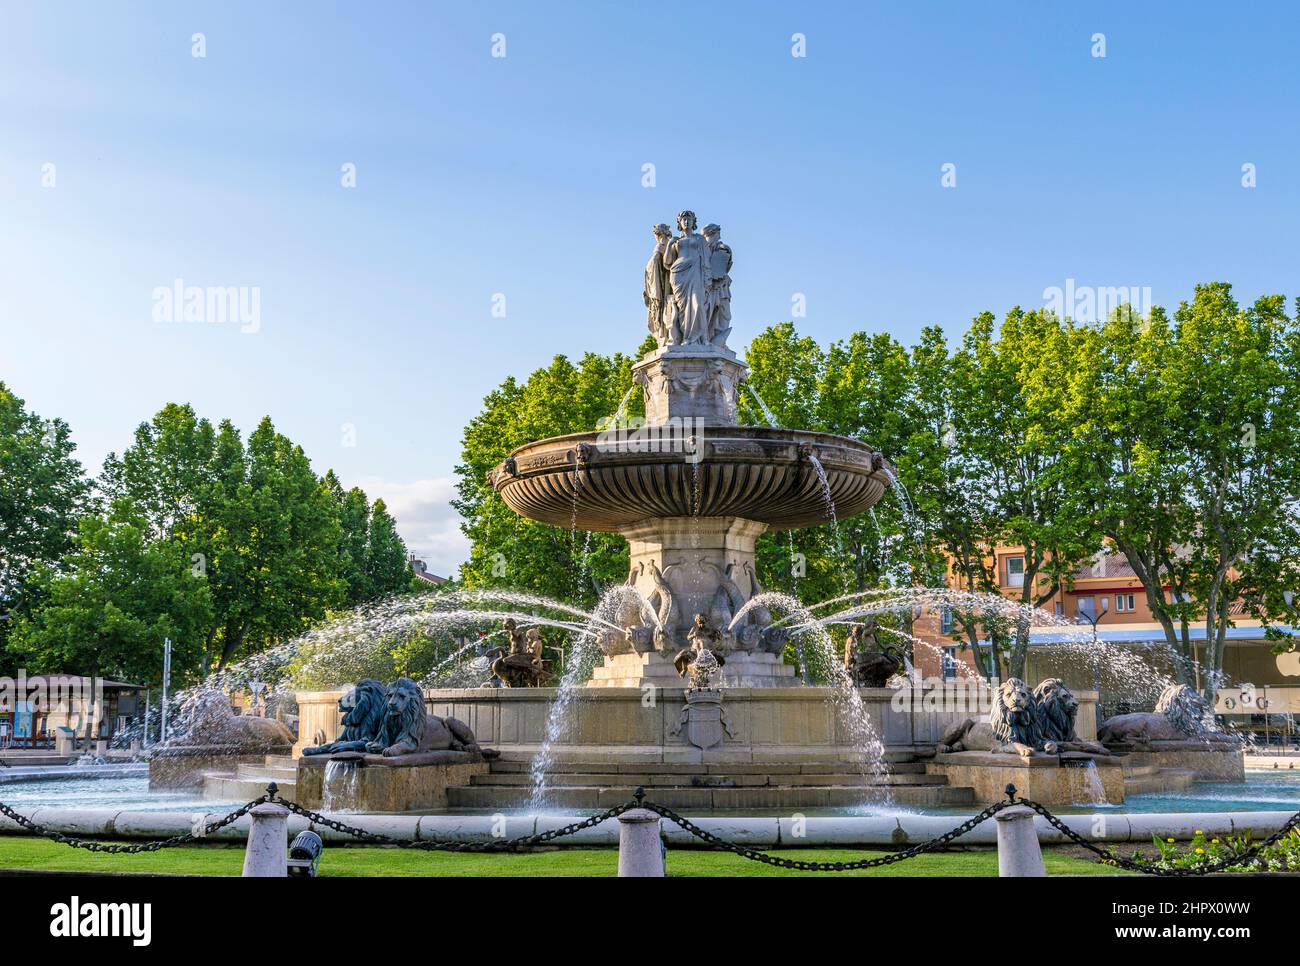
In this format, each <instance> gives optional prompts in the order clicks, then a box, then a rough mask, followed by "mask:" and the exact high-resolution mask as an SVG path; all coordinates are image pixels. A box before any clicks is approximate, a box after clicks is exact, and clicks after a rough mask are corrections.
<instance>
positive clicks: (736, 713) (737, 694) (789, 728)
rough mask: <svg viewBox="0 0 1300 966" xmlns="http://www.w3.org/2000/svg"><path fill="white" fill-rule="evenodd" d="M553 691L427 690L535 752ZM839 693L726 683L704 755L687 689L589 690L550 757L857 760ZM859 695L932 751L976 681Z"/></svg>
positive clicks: (318, 700) (1088, 712)
mask: <svg viewBox="0 0 1300 966" xmlns="http://www.w3.org/2000/svg"><path fill="white" fill-rule="evenodd" d="M670 667H671V665H670ZM557 693H558V692H557V690H556V689H555V688H467V689H436V690H427V691H425V692H424V695H425V704H426V706H427V708H428V709H429V711H430V712H431V713H432V714H436V715H440V716H443V717H446V716H452V717H456V718H459V719H460V720H461V721H464V722H465V723H466V724H468V725H469V726H470V728H472V729H473V731H474V734H475V735H477V736H478V740H479V742H480V744H482V745H483V746H484V747H485V748H495V749H498V750H499V751H501V752H502V753H503V754H507V755H512V756H520V755H529V756H530V755H533V754H536V753H537V751H538V750H539V749H540V748H541V746H542V743H543V741H544V740H545V737H546V723H547V717H548V714H549V712H550V707H551V704H552V702H553V701H554V700H555V698H556V696H557ZM342 694H343V692H342V691H314V692H300V693H299V694H298V695H297V700H298V707H299V721H300V731H301V733H304V734H308V735H314V734H315V733H316V731H318V730H319V731H321V732H323V733H324V735H325V738H326V740H333V739H334V738H336V737H337V736H338V734H339V732H340V731H341V724H340V723H339V715H338V709H337V702H338V699H339V697H340V696H341V695H342ZM834 694H835V692H834V691H833V689H831V688H826V687H816V686H814V687H802V686H800V687H765V688H726V689H724V690H723V701H722V707H723V710H724V712H725V713H726V715H727V718H728V721H729V723H730V727H731V732H732V734H731V735H730V736H728V737H727V738H726V739H725V740H724V741H723V742H722V743H721V744H719V745H717V746H715V747H712V748H710V749H708V750H707V751H705V750H702V749H700V748H698V747H695V746H694V745H693V744H692V743H691V741H690V739H689V736H688V734H687V731H686V729H682V728H681V722H682V711H683V709H684V708H685V707H686V698H685V689H683V688H681V687H677V688H669V687H660V688H655V689H653V690H651V689H644V690H643V689H641V688H617V687H602V688H584V689H582V690H581V692H580V693H579V694H578V695H577V697H576V700H574V701H573V703H572V706H571V708H570V716H569V720H568V722H567V725H566V727H565V728H564V729H563V734H562V735H561V736H560V738H559V740H558V741H556V742H555V743H554V744H553V745H552V748H551V753H552V756H553V757H554V758H555V760H557V761H578V760H590V759H591V758H592V757H593V756H599V757H600V758H602V759H603V760H607V761H609V762H622V763H632V762H804V761H812V760H827V759H833V760H840V761H852V760H858V759H860V758H862V751H861V749H860V748H859V747H858V746H857V745H856V744H855V742H854V740H853V738H852V735H851V734H850V733H849V732H848V730H847V728H846V725H845V722H844V720H843V718H842V716H841V715H840V714H839V713H838V712H837V710H836V707H835V701H834ZM859 694H860V695H861V697H862V701H863V705H864V706H865V709H866V713H867V715H868V716H869V717H870V720H871V724H872V727H873V728H874V729H875V732H876V734H877V735H879V736H880V739H881V741H882V742H883V743H884V745H885V747H886V750H887V751H891V752H899V753H907V754H912V753H918V752H919V753H922V754H928V753H930V752H932V751H933V749H934V747H935V745H936V744H938V741H939V738H940V737H941V736H942V735H943V732H944V731H945V730H946V729H947V728H948V727H950V726H951V725H952V724H954V723H955V722H958V721H962V720H965V719H966V718H967V717H969V716H971V714H973V713H975V712H973V711H972V710H971V702H972V700H974V698H973V696H972V694H971V687H970V686H969V685H966V684H963V683H960V682H958V683H954V684H945V685H942V686H940V687H933V688H926V689H925V690H924V691H923V692H922V691H921V690H919V689H918V690H917V691H916V692H913V693H912V695H911V696H910V697H909V698H908V699H907V700H903V699H902V697H900V694H899V692H895V691H893V690H891V689H889V688H863V689H861V690H860V691H859ZM902 694H903V695H906V694H907V692H902ZM1076 697H1077V698H1078V699H1079V717H1078V720H1077V728H1078V732H1079V736H1080V737H1081V738H1084V739H1091V738H1093V737H1095V734H1096V715H1095V713H1094V709H1095V706H1096V700H1097V695H1096V693H1095V692H1088V691H1081V692H1076Z"/></svg>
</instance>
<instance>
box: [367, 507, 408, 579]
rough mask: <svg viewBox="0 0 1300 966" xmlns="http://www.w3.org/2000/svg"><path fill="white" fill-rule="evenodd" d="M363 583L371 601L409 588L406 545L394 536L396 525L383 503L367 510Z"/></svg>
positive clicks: (395, 534)
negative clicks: (371, 598) (368, 524)
mask: <svg viewBox="0 0 1300 966" xmlns="http://www.w3.org/2000/svg"><path fill="white" fill-rule="evenodd" d="M366 582H367V584H368V585H369V588H370V592H371V594H372V595H374V596H375V597H384V596H387V595H388V594H395V593H398V592H399V591H402V590H406V589H408V588H409V587H410V586H411V567H410V564H409V563H408V561H407V556H406V544H405V543H403V542H402V538H401V537H399V536H398V535H397V522H396V521H395V520H394V519H393V517H392V514H390V513H389V512H388V507H387V505H385V503H384V501H383V500H376V501H375V503H374V506H372V507H371V508H370V533H369V541H368V545H367V547H366Z"/></svg>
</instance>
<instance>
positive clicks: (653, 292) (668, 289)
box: [642, 225, 679, 349]
mask: <svg viewBox="0 0 1300 966" xmlns="http://www.w3.org/2000/svg"><path fill="white" fill-rule="evenodd" d="M651 231H653V232H654V236H655V247H654V251H653V252H651V253H650V261H648V262H647V263H646V266H645V291H644V293H643V295H642V298H644V299H645V306H646V325H647V326H648V327H649V329H650V334H651V335H652V336H654V337H655V341H656V342H658V343H659V347H660V348H661V349H662V348H663V347H664V346H666V345H672V344H673V343H674V342H675V341H679V340H673V339H671V338H670V335H671V333H670V332H669V331H668V328H667V327H666V326H665V325H664V303H665V302H667V301H668V299H670V298H671V297H672V285H671V283H670V282H669V280H668V269H667V268H666V267H665V266H664V252H665V250H667V248H668V243H669V242H670V241H672V238H673V230H672V229H671V228H669V227H668V226H667V225H655V226H654V228H652V229H651Z"/></svg>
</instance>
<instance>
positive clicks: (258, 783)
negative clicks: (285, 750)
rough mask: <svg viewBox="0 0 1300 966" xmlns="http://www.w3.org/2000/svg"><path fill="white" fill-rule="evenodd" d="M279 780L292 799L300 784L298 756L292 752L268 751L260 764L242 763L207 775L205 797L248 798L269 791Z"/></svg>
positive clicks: (204, 789)
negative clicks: (291, 753)
mask: <svg viewBox="0 0 1300 966" xmlns="http://www.w3.org/2000/svg"><path fill="white" fill-rule="evenodd" d="M271 782H275V783H276V784H277V785H278V786H279V787H280V794H281V795H282V796H284V797H285V798H289V799H292V798H293V796H294V792H296V791H297V788H298V759H296V758H294V757H293V756H292V755H267V756H266V758H265V759H263V762H262V764H260V765H250V764H238V765H236V766H235V770H234V771H233V772H226V773H224V774H217V775H206V776H204V778H203V797H204V798H206V799H209V800H210V801H218V802H247V801H249V800H251V799H254V798H257V797H259V796H261V795H265V794H266V786H267V785H269V784H271Z"/></svg>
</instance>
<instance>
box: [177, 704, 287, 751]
mask: <svg viewBox="0 0 1300 966" xmlns="http://www.w3.org/2000/svg"><path fill="white" fill-rule="evenodd" d="M294 740H295V739H294V734H293V732H292V731H290V730H289V729H288V728H287V727H286V726H285V725H284V724H282V723H281V722H279V721H275V720H273V719H271V718H258V717H254V716H252V715H238V714H235V712H234V710H233V709H232V708H231V707H230V698H229V697H228V696H227V695H226V694H225V693H224V692H221V691H208V692H206V693H204V694H202V695H200V696H199V697H198V698H196V699H195V702H194V710H193V713H192V714H191V716H190V726H189V730H188V732H187V734H186V735H185V737H184V738H182V739H181V740H179V741H176V742H173V744H176V745H181V746H193V745H223V746H227V747H232V748H235V749H237V750H238V751H240V752H241V753H247V754H262V753H264V754H268V755H271V754H287V753H288V751H289V749H290V748H291V747H292V745H293V743H294Z"/></svg>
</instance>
